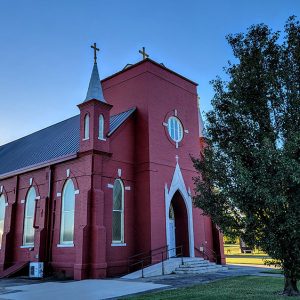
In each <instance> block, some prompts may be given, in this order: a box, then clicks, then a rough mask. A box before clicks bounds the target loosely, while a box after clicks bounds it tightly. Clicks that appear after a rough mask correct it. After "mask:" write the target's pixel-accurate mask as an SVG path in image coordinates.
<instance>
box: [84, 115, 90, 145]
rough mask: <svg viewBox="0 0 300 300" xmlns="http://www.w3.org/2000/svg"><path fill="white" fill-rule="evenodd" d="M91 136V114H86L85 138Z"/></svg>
mask: <svg viewBox="0 0 300 300" xmlns="http://www.w3.org/2000/svg"><path fill="white" fill-rule="evenodd" d="M89 138H90V116H89V114H86V115H85V117H84V137H83V139H84V140H88V139H89Z"/></svg>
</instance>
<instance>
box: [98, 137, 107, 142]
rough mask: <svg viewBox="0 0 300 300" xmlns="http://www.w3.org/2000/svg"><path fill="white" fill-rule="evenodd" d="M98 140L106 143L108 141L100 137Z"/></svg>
mask: <svg viewBox="0 0 300 300" xmlns="http://www.w3.org/2000/svg"><path fill="white" fill-rule="evenodd" d="M98 140H99V141H104V142H105V141H106V139H104V138H100V137H98Z"/></svg>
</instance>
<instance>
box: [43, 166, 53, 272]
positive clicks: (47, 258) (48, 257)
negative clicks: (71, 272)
mask: <svg viewBox="0 0 300 300" xmlns="http://www.w3.org/2000/svg"><path fill="white" fill-rule="evenodd" d="M51 191H52V166H51V165H50V166H49V168H48V195H47V197H46V205H45V207H46V211H45V217H46V224H45V227H46V245H45V263H46V264H47V265H48V267H49V262H50V261H51V260H52V238H53V228H52V226H51V225H52V224H51V216H52V212H51V202H52V201H51V200H52V199H51ZM53 223H54V222H53ZM50 227H51V228H50ZM47 269H48V270H49V268H47Z"/></svg>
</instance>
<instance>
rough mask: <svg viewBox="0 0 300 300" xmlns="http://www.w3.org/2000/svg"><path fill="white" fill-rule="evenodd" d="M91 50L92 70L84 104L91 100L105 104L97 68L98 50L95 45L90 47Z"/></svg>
mask: <svg viewBox="0 0 300 300" xmlns="http://www.w3.org/2000/svg"><path fill="white" fill-rule="evenodd" d="M91 48H93V50H94V67H93V70H92V75H91V79H90V84H89V88H88V91H87V94H86V98H85V100H84V102H86V101H89V100H91V99H96V100H99V101H101V102H104V103H106V101H105V99H104V96H103V91H102V85H101V81H100V76H99V71H98V66H97V51H99V50H100V49H99V48H97V45H96V43H94V45H92V46H91Z"/></svg>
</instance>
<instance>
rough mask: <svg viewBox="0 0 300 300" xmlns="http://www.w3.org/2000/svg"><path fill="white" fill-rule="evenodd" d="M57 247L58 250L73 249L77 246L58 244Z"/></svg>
mask: <svg viewBox="0 0 300 300" xmlns="http://www.w3.org/2000/svg"><path fill="white" fill-rule="evenodd" d="M56 246H57V248H72V247H74V246H75V245H74V243H69V244H67V243H66V244H61V243H60V244H57V245H56Z"/></svg>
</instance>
